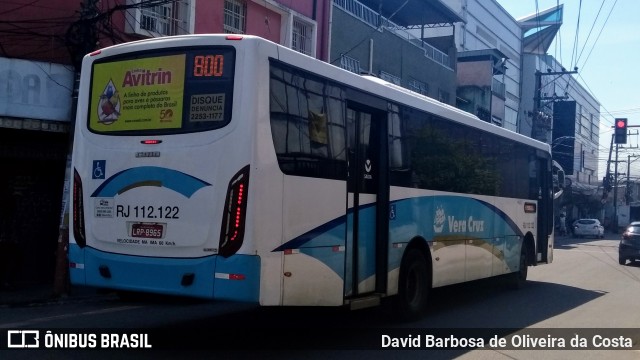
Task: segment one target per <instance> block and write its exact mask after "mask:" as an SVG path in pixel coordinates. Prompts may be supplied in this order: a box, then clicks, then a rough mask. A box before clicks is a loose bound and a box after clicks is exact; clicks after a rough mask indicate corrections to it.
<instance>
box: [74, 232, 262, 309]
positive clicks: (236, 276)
mask: <svg viewBox="0 0 640 360" xmlns="http://www.w3.org/2000/svg"><path fill="white" fill-rule="evenodd" d="M69 268H70V269H69V270H70V271H69V272H70V279H71V283H72V284H76V285H86V286H93V287H98V288H105V289H115V290H127V291H140V292H148V293H158V294H167V295H178V296H189V297H198V298H206V299H224V300H234V301H248V302H256V303H257V302H258V298H259V284H260V281H259V280H260V279H259V277H260V258H259V257H258V256H248V255H234V256H232V257H230V258H228V259H225V258H222V257H220V256H208V257H202V258H195V259H193V258H190V259H175V258H154V257H142V256H131V255H122V254H113V253H107V252H103V251H99V250H96V249H93V248H89V247H85V248H83V249H81V248H80V247H78V246H77V245H76V244H70V245H69Z"/></svg>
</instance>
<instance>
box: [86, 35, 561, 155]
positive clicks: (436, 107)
mask: <svg viewBox="0 0 640 360" xmlns="http://www.w3.org/2000/svg"><path fill="white" fill-rule="evenodd" d="M221 40H222V41H224V42H229V45H234V46H236V47H243V46H246V45H248V44H247V43H253V42H265V43H270V44H272V45H273V46H275V47H276V48H277V54H278V60H280V61H284V62H286V63H288V64H290V65H292V66H296V67H298V68H301V69H306V70H308V69H309V68H310V66H309V62H313V63H314V67H313V72H314V73H316V74H317V75H319V76H322V77H325V78H328V79H340V80H338V82H340V83H341V84H344V85H346V86H350V87H354V88H357V89H359V90H362V91H365V92H367V93H369V94H371V95H373V96H377V97H383V98H386V99H389V100H391V101H393V102H397V103H401V104H404V105H407V106H410V107H413V108H416V109H420V110H423V111H426V112H429V113H432V114H434V115H438V116H442V117H445V118H447V119H450V120H452V121H456V122H459V123H463V124H466V125H469V126H472V127H474V128H477V129H479V130H483V131H487V132H491V133H495V134H497V135H500V136H502V137H505V138H509V139H513V140H515V141H518V142H520V143H523V144H526V145H529V146H532V147H535V148H538V149H540V150H542V151H545V152H548V153H550V152H551V148H550V145H549V144H547V143H544V142H541V141H538V140H535V139H533V138H530V137H527V136H525V135H522V134H519V133H516V132H513V131H511V130H508V129H505V128H503V127H500V126H497V125H494V124H491V123H488V122H485V121H483V120H480V119H479V118H478V117H477V116H475V115H473V114H471V113H468V112H466V111H463V110H460V109H458V108H455V107H453V106H451V105H448V104H445V103H442V102H440V101H437V100H435V99H433V98H430V97H428V96H425V95H422V94H419V93H416V92H414V91H411V90H409V89H407V88H404V87H401V86H398V85H395V84H392V83H390V82H387V81H385V80H382V79H380V78H377V77H375V76H371V75H364V76H363V75H358V74H355V73H353V72H350V71H347V70H345V69H342V68H340V67H337V66H335V65H332V64H329V63H327V62H324V61H321V60H318V59H316V58H313V57H311V56H308V55H305V54H302V53H300V52H297V51H295V50H292V49H289V48H287V47H284V46H282V45H279V44H276V43H274V42H272V41H270V40H268V39H264V38H262V37H259V36H255V35H233V34H190V35H177V36H165V37H159V38H150V39H143V40H137V41H132V42H127V43H122V44H117V45H113V46H110V47H107V48H104V49H101V50H99V51H96V52H94V53H92V54H90V55H87V56H86V57H85V61H86V60H88V59H87V58H90V57H91V56H93V55H95V54H102V55H105V56H109V55H113V54H115V53H122V52H127V51H140V50H150V49H157V48H159V47H171V46H197V45H203V44H207V43H209V44H212V43H216V44H220V43H221ZM160 44H161V45H160Z"/></svg>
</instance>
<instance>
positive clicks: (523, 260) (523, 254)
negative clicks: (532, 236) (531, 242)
mask: <svg viewBox="0 0 640 360" xmlns="http://www.w3.org/2000/svg"><path fill="white" fill-rule="evenodd" d="M528 273H529V266H528V264H527V245H526V244H525V243H524V242H523V243H522V248H521V249H520V269H519V270H518V271H516V272H513V273H511V274H509V275H507V283H508V285H509V288H511V289H514V290H518V289H522V288H523V287H524V286H525V284H526V283H527V274H528Z"/></svg>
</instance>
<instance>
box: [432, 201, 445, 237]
mask: <svg viewBox="0 0 640 360" xmlns="http://www.w3.org/2000/svg"><path fill="white" fill-rule="evenodd" d="M445 219H446V215H445V213H444V209H443V208H442V206H439V207H438V209H437V210H436V216H435V217H434V219H433V231H435V232H437V233H441V232H442V229H443V228H444V223H445Z"/></svg>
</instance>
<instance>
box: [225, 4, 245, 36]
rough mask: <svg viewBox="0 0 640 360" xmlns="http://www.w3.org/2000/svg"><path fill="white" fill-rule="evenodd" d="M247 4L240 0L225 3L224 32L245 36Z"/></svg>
mask: <svg viewBox="0 0 640 360" xmlns="http://www.w3.org/2000/svg"><path fill="white" fill-rule="evenodd" d="M246 18H247V3H246V2H244V1H240V0H225V1H224V32H225V33H227V34H244V33H245V32H246V31H247V23H246Z"/></svg>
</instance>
